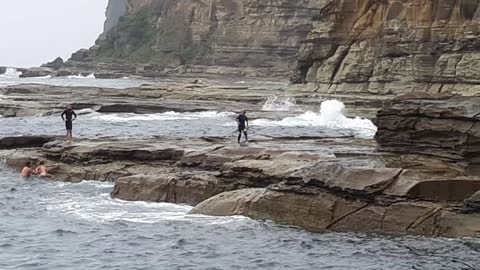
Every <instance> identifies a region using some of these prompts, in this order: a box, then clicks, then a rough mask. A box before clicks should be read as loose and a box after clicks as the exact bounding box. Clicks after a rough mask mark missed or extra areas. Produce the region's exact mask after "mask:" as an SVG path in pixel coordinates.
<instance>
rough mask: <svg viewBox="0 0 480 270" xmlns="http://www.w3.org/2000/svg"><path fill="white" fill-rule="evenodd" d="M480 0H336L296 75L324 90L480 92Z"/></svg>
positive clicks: (322, 17)
mask: <svg viewBox="0 0 480 270" xmlns="http://www.w3.org/2000/svg"><path fill="white" fill-rule="evenodd" d="M479 4H480V3H479V2H478V1H476V0H466V1H432V0H427V1H423V0H422V1H420V0H401V1H400V0H387V1H356V0H331V1H329V4H327V5H326V6H325V7H324V8H323V9H322V10H321V13H320V15H319V16H317V17H316V19H315V20H314V22H313V25H314V27H313V30H312V31H310V33H309V34H308V36H307V38H306V39H305V42H304V43H303V44H302V46H301V48H300V51H299V54H298V61H297V67H296V68H295V70H294V72H293V75H292V81H294V82H308V83H311V84H314V85H315V86H316V89H317V91H318V92H323V93H343V94H352V93H356V94H359V93H376V94H383V95H385V94H395V95H398V94H401V93H406V92H410V91H412V90H417V91H420V90H422V91H428V92H447V91H451V92H455V93H462V94H464V95H472V94H476V93H479V92H480V84H479V83H480V75H479V74H480V73H479V72H478V69H479V66H478V59H479V58H480V50H479V49H478V48H479V47H478V35H479V33H478V29H477V28H478V25H479V22H480V17H479V14H480V13H479V10H480V9H479Z"/></svg>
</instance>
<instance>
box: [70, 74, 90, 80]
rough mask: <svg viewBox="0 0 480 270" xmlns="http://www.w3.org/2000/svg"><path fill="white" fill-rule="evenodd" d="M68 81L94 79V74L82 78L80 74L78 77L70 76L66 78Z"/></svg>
mask: <svg viewBox="0 0 480 270" xmlns="http://www.w3.org/2000/svg"><path fill="white" fill-rule="evenodd" d="M67 78H68V79H95V74H93V73H92V74H89V75H87V76H83V75H82V74H78V75H70V76H67Z"/></svg>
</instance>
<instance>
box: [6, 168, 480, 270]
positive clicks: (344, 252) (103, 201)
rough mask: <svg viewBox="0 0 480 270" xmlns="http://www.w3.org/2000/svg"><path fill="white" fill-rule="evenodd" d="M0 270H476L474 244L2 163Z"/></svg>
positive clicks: (479, 245)
mask: <svg viewBox="0 0 480 270" xmlns="http://www.w3.org/2000/svg"><path fill="white" fill-rule="evenodd" d="M0 172H1V174H0V269H2V270H7V269H21V270H30V269H31V270H40V269H72V270H73V269H79V270H83V269H394V270H396V269H398V270H404V269H405V270H407V269H437V270H438V269H445V270H446V269H478V265H479V264H480V241H478V240H474V239H457V240H452V239H428V238H420V237H387V236H379V235H365V234H344V233H323V234H315V233H309V232H306V231H304V230H301V229H298V228H292V227H286V226H279V225H275V224H273V223H271V222H258V221H254V220H250V219H248V218H245V217H208V216H201V215H189V214H188V212H189V210H190V209H191V207H189V206H182V205H173V204H166V203H145V202H126V201H121V200H116V199H111V198H110V195H109V193H110V192H111V190H112V186H113V185H112V184H111V183H101V182H93V181H84V182H82V183H77V184H71V183H60V182H46V181H42V180H38V179H32V180H23V179H21V178H20V177H19V176H18V172H17V171H14V170H12V169H10V168H6V167H4V165H0Z"/></svg>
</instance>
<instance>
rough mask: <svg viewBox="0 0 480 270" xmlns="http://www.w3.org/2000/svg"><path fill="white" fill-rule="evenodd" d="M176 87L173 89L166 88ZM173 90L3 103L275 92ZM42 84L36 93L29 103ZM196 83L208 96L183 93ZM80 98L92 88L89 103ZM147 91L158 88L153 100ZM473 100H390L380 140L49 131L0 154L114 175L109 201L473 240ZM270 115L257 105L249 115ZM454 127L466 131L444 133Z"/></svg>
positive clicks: (319, 227)
mask: <svg viewBox="0 0 480 270" xmlns="http://www.w3.org/2000/svg"><path fill="white" fill-rule="evenodd" d="M185 85H186V84H183V85H182V86H181V87H185ZM172 87H173V88H174V89H176V90H175V91H169V90H168V89H172ZM175 87H177V88H175ZM181 87H180V86H179V85H178V84H173V86H172V85H170V86H169V87H165V88H161V87H158V86H157V88H154V87H152V86H144V87H143V88H140V89H136V91H132V89H127V90H113V89H111V90H109V89H93V88H91V89H88V88H85V89H81V91H79V90H78V89H71V88H65V87H63V88H62V87H52V86H38V85H24V86H16V87H6V88H4V89H2V90H1V91H2V93H3V95H4V97H6V99H5V98H4V99H2V100H1V102H0V103H1V106H0V108H5V106H6V104H8V105H9V106H10V109H12V108H15V110H16V114H15V115H12V116H20V115H25V114H28V113H32V112H35V113H38V112H39V111H41V112H44V113H47V114H48V113H54V111H48V109H47V108H50V110H51V108H52V107H55V105H58V104H59V103H61V100H63V99H65V97H66V96H68V95H71V94H72V93H76V95H75V101H76V103H75V104H76V106H79V107H81V108H83V107H85V108H86V107H89V108H95V109H96V110H97V111H98V112H133V113H152V112H163V111H164V109H162V108H166V107H168V110H172V109H175V108H178V109H184V108H186V107H187V106H186V105H185V104H186V103H189V104H190V106H189V110H193V111H194V110H212V109H216V110H217V111H221V110H224V109H227V108H228V109H229V110H232V109H235V108H237V109H240V108H244V107H246V108H250V109H252V110H253V108H254V105H255V106H257V107H258V104H257V102H259V101H260V100H259V99H258V97H260V95H261V94H260V93H262V94H265V93H266V92H270V93H271V91H273V90H272V89H264V91H265V92H262V91H258V92H256V94H255V95H256V96H257V98H255V97H253V96H252V94H249V93H251V91H248V92H242V94H241V95H230V96H229V95H226V94H225V93H230V92H229V90H228V89H223V90H221V91H224V92H223V94H222V95H219V96H218V98H214V97H213V96H214V93H213V92H212V91H211V90H212V89H213V87H212V86H209V87H211V88H209V91H203V90H204V88H206V87H208V86H196V87H192V88H187V89H188V91H187V90H186V89H185V90H184V91H181V90H180V88H181ZM215 87H217V89H220V88H221V87H219V86H218V85H217V86H215ZM258 88H259V87H258V86H257V89H258ZM39 89H41V91H42V95H41V96H42V98H40V96H38V100H37V94H38V91H40V90H39ZM177 90H178V91H177ZM201 92H202V93H204V96H203V97H204V98H200V97H202V95H199V96H197V98H196V99H189V98H188V97H191V96H194V95H196V94H198V93H201ZM133 93H134V94H133ZM232 93H238V91H233V92H232ZM25 95H28V99H29V100H26V99H27V98H26V96H25ZM45 96H48V98H47V99H46V98H45ZM147 96H148V97H153V98H154V99H153V100H152V99H150V98H145V97H147ZM88 97H94V98H91V101H92V102H87V100H88ZM155 97H157V98H160V97H161V100H162V103H161V105H158V104H160V103H159V102H154V100H155ZM207 97H210V98H207ZM304 98H305V102H306V101H307V100H308V98H309V97H308V96H307V97H304ZM40 99H42V100H44V101H40ZM221 99H224V100H222V101H221V102H220V100H221ZM300 99H301V97H300ZM93 100H96V102H93ZM120 100H121V102H120ZM159 100H160V99H159ZM17 101H18V102H17ZM20 101H21V102H20ZM152 104H157V105H156V106H150V105H152ZM175 104H176V105H175ZM475 104H476V99H475V98H465V97H460V96H452V95H450V96H449V95H443V96H438V95H427V94H424V93H422V94H410V95H407V96H404V97H400V98H396V99H392V100H390V101H388V102H386V103H385V106H384V108H383V109H382V110H381V111H380V112H379V113H378V115H377V119H376V123H377V125H378V128H379V130H378V133H377V136H376V139H377V141H375V140H372V139H359V138H353V137H350V136H338V137H322V136H320V135H319V136H316V137H311V136H310V137H266V136H256V138H255V141H253V142H252V143H251V144H249V146H246V147H245V146H244V147H242V146H237V145H232V138H222V137H199V138H178V137H154V138H137V139H132V138H124V139H122V138H108V137H98V138H95V139H81V140H79V141H76V142H75V143H73V144H66V143H64V142H63V141H61V140H59V139H58V137H55V136H29V137H15V138H1V139H0V149H2V150H0V156H1V158H2V160H4V161H5V162H6V163H7V164H8V165H9V166H13V167H16V168H20V167H21V166H22V164H23V163H24V162H25V161H27V160H30V161H32V162H33V163H34V164H36V163H38V162H39V161H40V160H47V161H48V163H55V164H58V165H60V166H59V169H58V170H57V171H55V172H54V175H55V179H56V180H61V181H72V182H78V181H82V180H84V179H89V180H98V181H112V182H113V181H114V182H115V187H114V190H113V191H112V196H113V197H115V198H119V199H123V200H131V201H152V202H170V203H180V204H188V205H192V206H195V208H194V209H193V210H192V213H194V214H207V215H245V216H248V217H251V218H254V219H259V220H273V221H275V222H278V223H280V224H287V225H294V226H299V227H302V228H305V229H307V230H311V231H324V230H332V231H340V232H375V233H388V234H415V235H425V236H444V237H476V236H478V231H479V230H480V213H478V209H480V208H478V207H477V206H478V205H479V203H478V194H475V193H476V191H478V190H480V178H479V177H480V176H479V175H478V174H477V173H476V171H477V170H475V168H476V156H475V155H476V153H477V151H475V149H476V148H475V147H472V145H474V143H475V142H476V141H477V138H478V135H477V132H476V127H477V125H478V119H477V113H476V112H475V108H476V107H475V106H476V105H475ZM82 105H83V107H82ZM180 105H183V106H180ZM472 106H473V107H472ZM131 108H135V111H132V110H131ZM398 108H401V110H399V109H398ZM269 114H271V113H267V112H259V111H258V110H257V111H254V112H253V115H254V117H255V116H256V117H260V116H261V117H268V115H269ZM270 117H273V116H270ZM453 129H455V131H454V133H455V134H457V135H456V136H459V137H458V138H464V140H459V139H453V137H451V136H450V137H446V136H444V135H442V134H443V133H442V132H445V131H448V132H450V131H452V130H453ZM392 132H393V133H392ZM438 132H440V133H438ZM392 134H394V135H395V136H393V135H392ZM449 134H450V133H449ZM462 134H463V135H462ZM462 136H463V137H462ZM442 140H445V141H442ZM425 141H428V142H429V143H428V145H426V144H425ZM462 142H463V143H465V145H464V146H462V144H461V143H462ZM447 143H451V144H450V145H449V144H447ZM459 143H460V144H459ZM425 149H428V150H429V151H428V152H426V151H425ZM449 149H450V150H449ZM462 149H464V150H462ZM465 149H466V150H468V151H466V150H465ZM459 151H460V152H459Z"/></svg>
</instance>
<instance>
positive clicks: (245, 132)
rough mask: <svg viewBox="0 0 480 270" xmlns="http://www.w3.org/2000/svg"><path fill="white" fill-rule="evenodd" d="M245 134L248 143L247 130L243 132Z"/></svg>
mask: <svg viewBox="0 0 480 270" xmlns="http://www.w3.org/2000/svg"><path fill="white" fill-rule="evenodd" d="M243 134H244V135H245V141H246V142H248V135H247V130H245V131H243Z"/></svg>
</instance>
